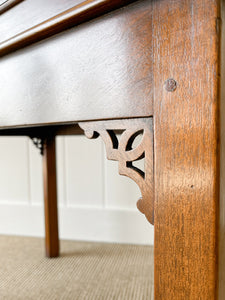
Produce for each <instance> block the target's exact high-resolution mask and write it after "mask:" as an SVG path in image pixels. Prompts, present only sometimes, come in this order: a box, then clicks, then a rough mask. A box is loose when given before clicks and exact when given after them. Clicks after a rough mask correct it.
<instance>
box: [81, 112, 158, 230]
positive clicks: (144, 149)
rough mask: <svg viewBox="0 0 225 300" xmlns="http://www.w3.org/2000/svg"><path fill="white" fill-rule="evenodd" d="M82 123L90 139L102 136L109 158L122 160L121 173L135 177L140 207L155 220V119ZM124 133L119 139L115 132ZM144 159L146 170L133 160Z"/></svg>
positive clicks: (148, 216) (151, 220) (152, 221)
mask: <svg viewBox="0 0 225 300" xmlns="http://www.w3.org/2000/svg"><path fill="white" fill-rule="evenodd" d="M79 126H80V127H81V128H82V129H83V130H84V133H85V135H86V136H87V137H88V138H90V139H93V138H97V137H98V136H99V135H100V136H101V137H102V139H103V141H104V143H105V147H106V153H107V158H108V159H109V160H115V161H118V163H119V173H120V174H121V175H125V176H128V177H130V178H131V179H133V180H134V181H135V182H136V183H137V184H138V186H139V188H140V190H141V193H142V198H141V199H139V200H138V202H137V207H138V209H139V210H140V211H141V212H142V213H143V214H145V216H146V218H147V219H148V221H149V222H150V223H151V224H153V223H154V182H153V180H154V178H153V124H152V118H150V117H149V118H135V119H124V120H110V121H108V120H107V121H91V122H80V123H79ZM117 131H120V132H122V134H121V137H120V139H119V140H118V138H117V136H116V132H117ZM138 135H142V139H141V141H140V143H139V144H138V145H137V146H136V147H134V146H133V143H134V140H135V139H136V137H137V136H138ZM143 158H144V160H145V166H144V170H141V169H139V168H137V167H135V166H134V165H133V162H134V161H137V160H140V159H143Z"/></svg>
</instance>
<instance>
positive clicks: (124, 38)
mask: <svg viewBox="0 0 225 300" xmlns="http://www.w3.org/2000/svg"><path fill="white" fill-rule="evenodd" d="M0 66H1V67H0V78H1V80H0V91H1V97H0V111H1V118H0V128H3V127H10V126H27V125H31V124H35V125H38V124H42V125H43V124H55V123H65V122H75V121H80V120H95V119H107V118H108V119H112V118H125V117H139V116H151V115H152V113H153V109H152V99H153V85H152V81H153V80H152V76H153V75H152V74H153V73H152V4H151V2H149V1H147V0H145V1H141V2H136V3H133V4H130V5H128V6H126V7H124V8H121V9H118V10H116V11H114V12H112V13H110V14H107V15H106V16H102V17H100V18H98V19H95V20H93V21H91V22H87V23H85V24H82V25H80V26H77V27H76V28H73V29H71V30H68V31H66V32H63V33H62V34H59V35H57V36H55V37H52V38H49V39H47V40H45V41H43V42H40V43H37V44H35V45H33V46H30V47H27V48H25V49H23V50H20V51H16V52H14V53H12V54H10V55H8V56H4V57H2V58H1V59H0Z"/></svg>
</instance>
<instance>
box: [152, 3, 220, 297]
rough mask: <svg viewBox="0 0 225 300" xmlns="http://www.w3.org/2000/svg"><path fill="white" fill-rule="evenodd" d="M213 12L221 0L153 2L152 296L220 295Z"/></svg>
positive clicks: (216, 13) (215, 23)
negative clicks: (153, 253)
mask: <svg viewBox="0 0 225 300" xmlns="http://www.w3.org/2000/svg"><path fill="white" fill-rule="evenodd" d="M218 17H219V2H218V1H211V0H204V1H203V0H185V1H174V0H161V1H154V12H153V26H154V34H153V37H154V42H153V43H154V45H156V47H155V49H154V88H155V89H154V91H155V93H154V97H155V99H154V114H155V116H154V137H155V151H154V153H155V173H154V179H155V211H154V216H155V219H154V220H155V222H154V226H155V243H154V248H155V251H154V252H155V255H154V260H155V262H154V263H155V270H154V276H155V280H154V282H155V299H156V300H159V299H162V300H165V299H166V300H186V299H188V300H215V299H221V300H222V299H225V295H224V294H223V295H222V294H220V296H218V234H219V230H218V219H219V218H218V204H219V166H218V163H219V147H218V146H219V145H218V140H219V124H218V123H219V122H218V119H219V116H218V112H219V83H220V79H219V53H220V48H219V47H220V46H219V38H220V31H219V23H218ZM223 85H224V84H223ZM223 118H224V116H223ZM223 185H224V183H223ZM221 267H222V266H221ZM218 297H219V298H218Z"/></svg>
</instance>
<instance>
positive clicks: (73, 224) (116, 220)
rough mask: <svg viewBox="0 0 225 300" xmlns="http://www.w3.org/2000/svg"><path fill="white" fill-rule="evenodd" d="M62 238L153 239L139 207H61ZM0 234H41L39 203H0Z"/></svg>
mask: <svg viewBox="0 0 225 300" xmlns="http://www.w3.org/2000/svg"><path fill="white" fill-rule="evenodd" d="M59 231H60V238H61V239H71V240H86V241H103V242H115V243H130V244H148V245H153V243H154V229H153V226H151V225H150V224H149V223H148V222H147V220H146V219H145V217H144V216H143V215H142V214H141V213H139V212H138V211H133V210H118V209H101V208H99V209H98V208H89V207H87V208H86V207H85V208H84V207H82V208H80V207H68V208H65V207H60V208H59ZM0 234H8V235H24V236H39V237H40V236H44V214H43V207H42V206H40V205H28V204H19V205H18V204H15V203H14V204H13V205H12V204H2V203H1V204H0Z"/></svg>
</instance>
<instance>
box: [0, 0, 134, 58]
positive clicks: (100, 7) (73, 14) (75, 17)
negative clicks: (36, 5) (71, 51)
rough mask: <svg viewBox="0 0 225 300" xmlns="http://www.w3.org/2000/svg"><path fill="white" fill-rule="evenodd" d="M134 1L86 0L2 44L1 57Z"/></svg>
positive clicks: (0, 46) (0, 48)
mask: <svg viewBox="0 0 225 300" xmlns="http://www.w3.org/2000/svg"><path fill="white" fill-rule="evenodd" d="M131 2H134V0H86V1H83V2H82V3H80V4H78V5H76V6H74V7H72V8H70V9H68V10H66V11H64V12H63V13H60V14H58V15H56V16H54V17H53V18H50V19H48V20H46V21H44V22H42V23H40V24H38V25H36V26H34V27H31V28H29V29H27V30H26V31H23V32H22V33H20V34H18V35H15V36H13V37H12V38H10V39H8V40H6V41H3V42H1V43H0V56H4V55H6V54H9V53H11V52H13V51H16V50H18V49H20V48H23V47H25V46H28V45H30V44H33V43H36V42H38V41H41V40H43V39H45V38H48V37H50V36H52V35H54V34H57V33H59V32H61V31H63V30H66V29H69V28H71V27H73V26H75V25H79V24H81V23H84V22H87V21H89V20H91V19H94V18H96V17H99V16H101V15H103V14H105V13H108V12H110V11H112V10H114V9H117V8H120V7H122V6H124V5H127V4H129V3H131Z"/></svg>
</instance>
